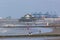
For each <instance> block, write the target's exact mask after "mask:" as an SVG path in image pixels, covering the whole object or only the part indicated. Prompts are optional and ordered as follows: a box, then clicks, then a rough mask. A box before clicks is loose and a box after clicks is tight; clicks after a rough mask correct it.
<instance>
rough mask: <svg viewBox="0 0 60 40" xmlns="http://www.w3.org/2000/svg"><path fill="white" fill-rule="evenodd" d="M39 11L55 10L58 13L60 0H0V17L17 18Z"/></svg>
mask: <svg viewBox="0 0 60 40" xmlns="http://www.w3.org/2000/svg"><path fill="white" fill-rule="evenodd" d="M39 11H42V12H43V13H45V12H46V11H56V13H57V14H58V15H60V0H0V17H7V16H12V17H13V18H19V17H21V16H23V15H25V14H26V13H31V12H39Z"/></svg>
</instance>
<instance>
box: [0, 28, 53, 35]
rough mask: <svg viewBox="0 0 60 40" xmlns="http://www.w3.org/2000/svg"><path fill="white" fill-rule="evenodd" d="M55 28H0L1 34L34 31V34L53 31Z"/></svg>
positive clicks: (21, 33)
mask: <svg viewBox="0 0 60 40" xmlns="http://www.w3.org/2000/svg"><path fill="white" fill-rule="evenodd" d="M52 31H53V28H29V29H27V28H0V35H23V34H28V33H29V32H32V34H40V33H48V32H52Z"/></svg>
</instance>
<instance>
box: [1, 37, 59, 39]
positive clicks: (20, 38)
mask: <svg viewBox="0 0 60 40" xmlns="http://www.w3.org/2000/svg"><path fill="white" fill-rule="evenodd" d="M0 40H60V37H25V38H24V37H23V38H20V37H19V38H0Z"/></svg>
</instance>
